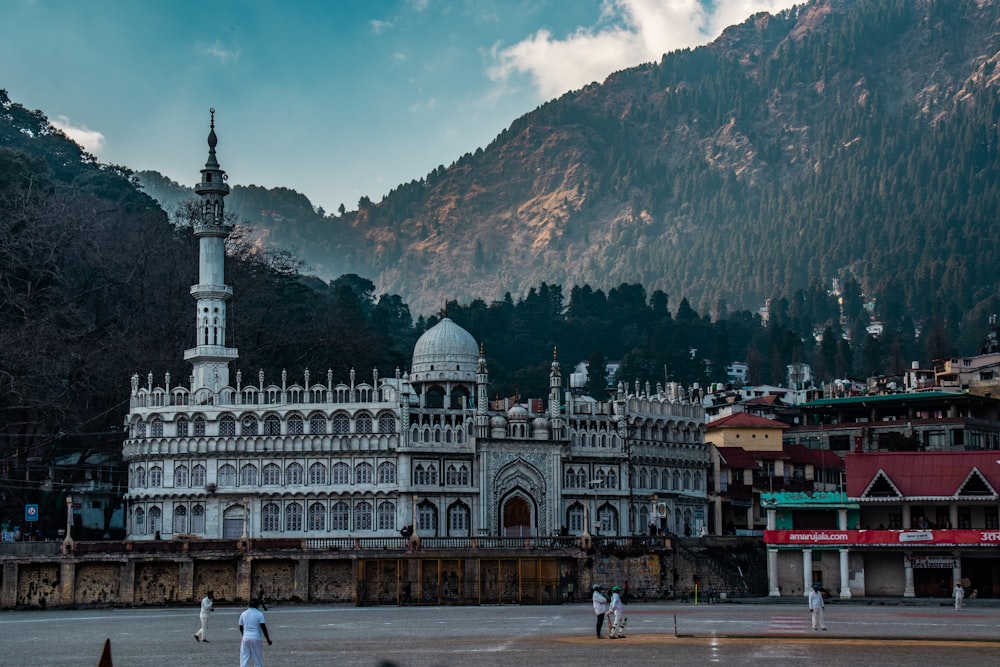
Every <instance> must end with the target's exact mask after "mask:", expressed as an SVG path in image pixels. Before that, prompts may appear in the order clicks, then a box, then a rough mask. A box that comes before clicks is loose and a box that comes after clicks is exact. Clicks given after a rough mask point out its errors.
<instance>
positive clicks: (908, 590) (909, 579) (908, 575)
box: [903, 551, 916, 598]
mask: <svg viewBox="0 0 1000 667" xmlns="http://www.w3.org/2000/svg"><path fill="white" fill-rule="evenodd" d="M910 555H911V553H910V552H909V551H907V552H906V553H904V554H903V582H904V583H903V597H904V598H912V597H916V593H915V592H914V590H913V564H912V563H910Z"/></svg>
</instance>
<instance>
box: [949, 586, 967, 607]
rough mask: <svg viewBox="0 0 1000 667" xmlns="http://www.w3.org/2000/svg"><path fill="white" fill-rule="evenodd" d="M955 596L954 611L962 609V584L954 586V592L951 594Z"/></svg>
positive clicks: (963, 596) (963, 597)
mask: <svg viewBox="0 0 1000 667" xmlns="http://www.w3.org/2000/svg"><path fill="white" fill-rule="evenodd" d="M952 594H953V595H954V596H955V611H958V610H959V609H961V608H962V601H963V600H965V589H964V588H962V584H955V591H954V593H952Z"/></svg>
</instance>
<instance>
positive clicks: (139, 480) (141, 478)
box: [132, 466, 146, 489]
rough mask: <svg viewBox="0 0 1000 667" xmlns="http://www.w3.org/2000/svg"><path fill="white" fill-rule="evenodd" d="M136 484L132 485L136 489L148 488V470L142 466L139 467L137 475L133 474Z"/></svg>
mask: <svg viewBox="0 0 1000 667" xmlns="http://www.w3.org/2000/svg"><path fill="white" fill-rule="evenodd" d="M133 478H134V480H135V483H134V484H133V485H132V486H133V487H134V488H136V489H142V488H145V486H146V469H145V468H143V467H142V466H137V467H136V469H135V473H134V474H133Z"/></svg>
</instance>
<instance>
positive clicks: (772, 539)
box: [764, 529, 1000, 548]
mask: <svg viewBox="0 0 1000 667" xmlns="http://www.w3.org/2000/svg"><path fill="white" fill-rule="evenodd" d="M764 543H765V544H768V545H772V546H783V547H791V546H798V547H803V548H810V547H869V546H870V547H924V546H933V547H956V546H976V547H996V546H1000V530H835V529H834V530H765V531H764Z"/></svg>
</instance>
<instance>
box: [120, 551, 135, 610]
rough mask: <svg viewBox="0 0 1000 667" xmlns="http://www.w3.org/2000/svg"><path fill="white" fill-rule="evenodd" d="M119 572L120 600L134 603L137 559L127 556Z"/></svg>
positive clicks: (121, 602) (125, 602)
mask: <svg viewBox="0 0 1000 667" xmlns="http://www.w3.org/2000/svg"><path fill="white" fill-rule="evenodd" d="M118 572H119V574H118V602H119V604H132V603H133V602H135V561H133V560H132V559H131V557H129V558H127V560H126V561H125V562H124V563H122V564H121V568H119V570H118Z"/></svg>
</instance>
